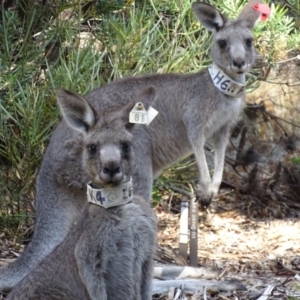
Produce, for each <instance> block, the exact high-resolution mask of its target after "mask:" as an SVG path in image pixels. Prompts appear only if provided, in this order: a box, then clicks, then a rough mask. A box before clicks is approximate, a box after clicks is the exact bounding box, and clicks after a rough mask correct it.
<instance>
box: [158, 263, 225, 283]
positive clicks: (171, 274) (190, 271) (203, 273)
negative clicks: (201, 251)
mask: <svg viewBox="0 0 300 300" xmlns="http://www.w3.org/2000/svg"><path fill="white" fill-rule="evenodd" d="M221 272H222V269H219V268H201V267H198V268H193V267H181V266H163V267H155V268H154V272H153V277H154V278H156V279H161V280H170V279H183V278H205V279H216V278H219V276H220V274H221Z"/></svg>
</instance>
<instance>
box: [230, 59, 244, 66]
mask: <svg viewBox="0 0 300 300" xmlns="http://www.w3.org/2000/svg"><path fill="white" fill-rule="evenodd" d="M232 64H233V66H234V67H237V68H241V67H243V66H244V65H245V61H244V60H234V61H233V62H232Z"/></svg>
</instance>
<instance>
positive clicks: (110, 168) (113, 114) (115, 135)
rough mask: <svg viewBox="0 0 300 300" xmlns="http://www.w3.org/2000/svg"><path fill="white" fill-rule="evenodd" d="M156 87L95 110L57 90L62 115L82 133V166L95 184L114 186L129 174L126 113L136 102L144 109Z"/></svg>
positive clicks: (130, 157)
mask: <svg viewBox="0 0 300 300" xmlns="http://www.w3.org/2000/svg"><path fill="white" fill-rule="evenodd" d="M154 96H155V90H154V88H153V87H148V88H146V89H145V90H143V91H142V92H141V93H140V94H139V95H138V96H137V97H136V98H135V99H134V100H133V101H130V102H129V103H128V104H127V105H126V106H124V107H121V108H119V109H117V110H113V111H96V110H95V109H94V108H93V106H92V105H91V104H90V103H88V102H87V101H86V100H85V99H84V98H82V97H81V96H79V95H76V94H74V93H72V92H70V91H67V90H65V89H60V90H59V91H58V103H59V107H60V110H61V114H62V116H63V118H64V119H65V121H66V122H67V124H68V125H69V126H71V128H73V129H75V130H77V131H79V132H81V133H83V143H84V147H83V154H82V155H83V158H82V160H83V168H84V170H85V172H86V173H87V175H88V177H89V179H90V180H91V181H92V184H93V186H94V187H104V186H106V187H113V186H117V185H118V184H120V183H121V182H122V181H124V180H127V179H128V177H130V176H131V168H132V165H133V160H134V153H133V150H132V147H131V141H132V134H131V130H132V129H133V127H134V124H131V123H129V113H130V111H131V110H132V108H133V107H134V105H135V104H136V103H137V102H142V103H143V105H144V107H145V108H146V109H147V108H148V107H149V105H150V103H151V102H152V100H153V99H154Z"/></svg>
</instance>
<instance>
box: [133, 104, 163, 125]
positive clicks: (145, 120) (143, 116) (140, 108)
mask: <svg viewBox="0 0 300 300" xmlns="http://www.w3.org/2000/svg"><path fill="white" fill-rule="evenodd" d="M157 114H158V111H157V110H156V109H154V108H153V107H151V106H149V108H148V110H146V109H145V107H144V105H143V103H141V102H137V103H136V105H135V106H134V108H133V109H132V110H131V112H130V113H129V123H136V124H146V125H149V124H150V123H151V122H152V121H153V119H154V118H155V117H156V116H157Z"/></svg>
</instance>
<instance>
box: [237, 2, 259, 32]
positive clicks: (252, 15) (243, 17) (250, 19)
mask: <svg viewBox="0 0 300 300" xmlns="http://www.w3.org/2000/svg"><path fill="white" fill-rule="evenodd" d="M262 3H263V2H262V1H261V0H249V1H248V3H247V4H246V5H245V7H244V8H243V10H242V11H241V13H240V15H239V16H238V18H237V20H240V21H242V22H243V23H245V24H246V26H247V27H248V28H249V29H253V27H254V26H255V25H256V23H257V21H258V20H259V18H260V17H261V12H259V11H257V10H255V9H254V6H255V5H257V4H262Z"/></svg>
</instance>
